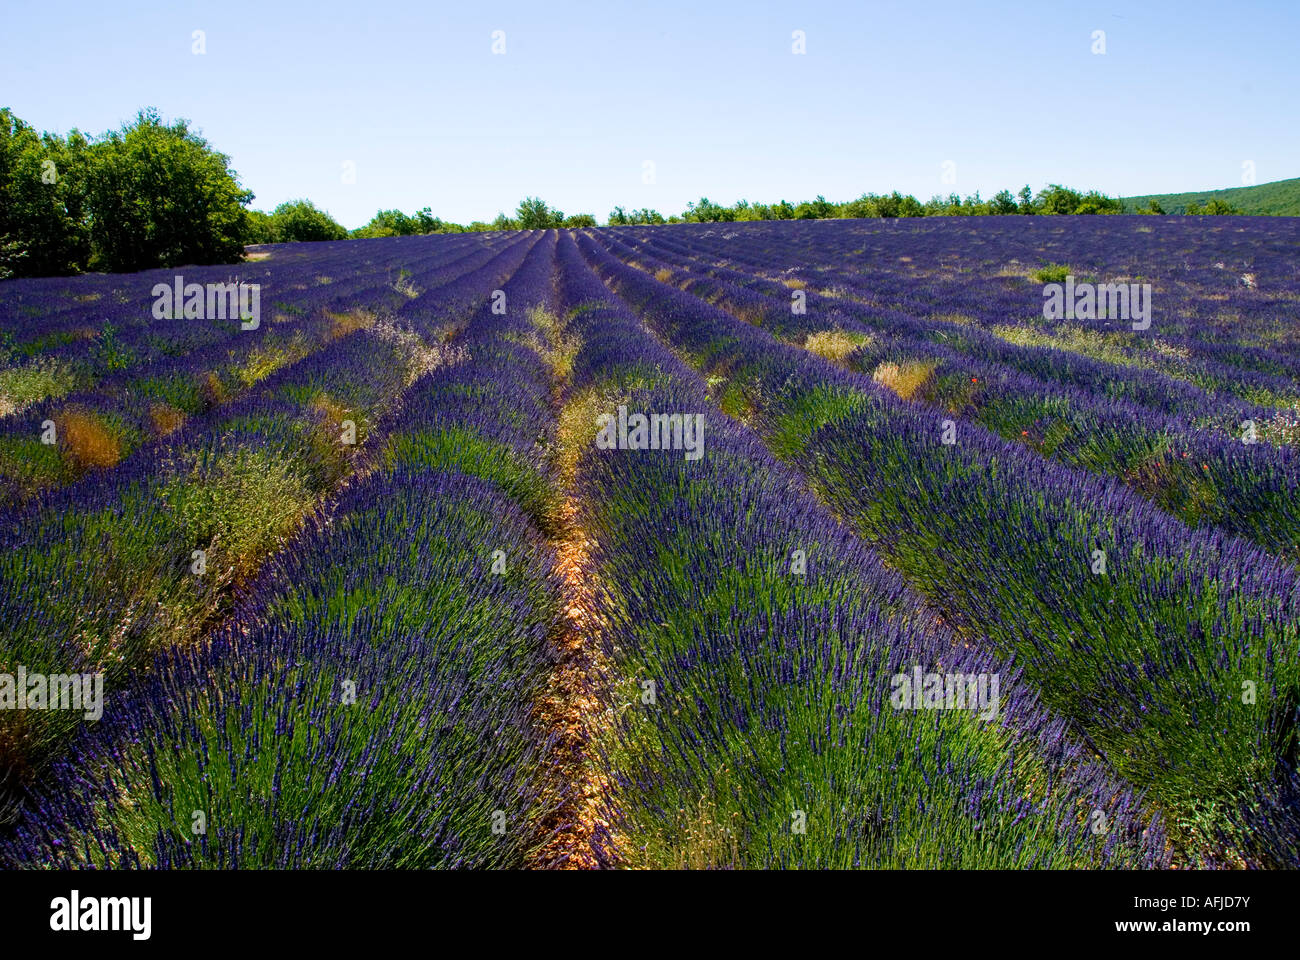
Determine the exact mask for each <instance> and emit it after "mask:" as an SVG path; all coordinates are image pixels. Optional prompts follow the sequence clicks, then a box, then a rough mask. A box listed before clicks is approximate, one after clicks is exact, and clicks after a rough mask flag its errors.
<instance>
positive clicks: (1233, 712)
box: [581, 237, 1300, 864]
mask: <svg viewBox="0 0 1300 960" xmlns="http://www.w3.org/2000/svg"><path fill="white" fill-rule="evenodd" d="M581 243H582V245H583V250H584V253H585V254H586V255H587V256H588V258H589V259H590V260H591V262H592V263H593V265H595V266H596V267H597V268H598V270H599V272H600V274H601V276H602V278H604V279H605V280H606V282H607V283H608V284H610V285H611V286H612V287H613V288H614V289H616V290H617V291H618V292H619V293H620V294H622V295H623V296H624V297H625V298H627V299H629V300H630V302H632V303H633V304H634V305H635V306H636V307H637V309H638V310H639V311H640V312H641V315H642V316H643V317H644V318H645V320H646V321H647V323H649V325H650V326H651V327H652V328H653V329H654V330H656V331H657V332H658V333H660V335H661V336H663V337H664V338H665V339H667V340H668V341H669V342H670V343H671V344H672V345H673V346H674V347H675V348H676V349H677V350H678V351H680V352H681V353H682V355H684V356H687V357H689V358H691V359H692V361H694V363H695V365H696V366H698V367H699V368H700V369H701V370H702V371H703V372H705V373H707V374H708V375H709V376H710V378H711V381H712V383H713V385H714V386H715V389H717V390H718V393H719V394H723V395H725V394H726V392H727V391H729V390H735V391H738V392H739V393H740V394H741V395H742V397H743V400H744V404H743V410H744V412H747V413H748V415H749V416H750V418H751V420H752V422H753V423H754V424H755V425H756V426H758V428H759V429H760V432H761V433H762V434H763V435H764V438H765V440H766V441H767V443H768V444H769V446H771V447H772V449H773V450H774V451H775V452H777V453H779V454H780V455H781V456H782V457H783V458H785V459H787V460H789V461H790V462H792V463H794V464H795V465H797V466H798V467H799V468H800V469H801V470H802V471H803V472H804V473H805V474H806V475H807V476H808V478H809V479H810V480H811V481H812V482H813V483H815V484H816V485H817V486H818V488H819V489H820V490H821V491H822V493H823V495H824V496H825V497H826V498H828V499H829V500H830V501H831V502H832V503H833V504H834V506H835V507H836V508H837V509H838V510H839V511H840V512H841V513H842V514H843V515H844V516H845V517H846V518H847V519H848V520H849V521H851V522H852V523H853V524H854V525H855V527H856V528H857V529H858V530H859V531H861V533H862V534H863V535H864V536H865V537H866V538H867V540H868V541H869V542H870V543H872V544H873V545H874V546H876V547H877V549H879V550H880V551H881V553H882V554H883V555H884V556H885V557H886V558H887V559H888V560H889V561H890V563H891V564H892V565H893V566H895V567H896V568H897V569H898V570H899V571H900V572H902V573H903V575H904V576H905V577H906V578H907V580H908V581H909V583H911V584H912V585H913V586H914V587H916V588H917V589H918V590H919V591H920V592H921V593H923V594H924V595H925V596H927V597H928V598H929V599H931V600H932V601H933V602H934V603H935V604H936V606H937V607H938V608H939V609H940V610H941V612H942V613H943V615H944V617H945V618H946V619H947V620H948V621H949V622H951V623H953V624H955V625H957V626H958V627H959V629H960V630H961V632H962V635H963V636H964V637H966V638H968V642H972V643H979V644H981V645H984V646H987V647H988V648H989V649H990V650H991V651H992V652H994V653H995V654H996V655H999V656H1007V657H1014V659H1015V661H1016V662H1017V663H1018V665H1019V667H1020V669H1021V670H1023V671H1024V675H1025V677H1026V679H1027V681H1028V682H1029V683H1030V684H1031V686H1032V687H1033V688H1035V689H1036V690H1038V691H1039V692H1040V694H1041V696H1042V697H1043V700H1044V702H1045V703H1046V704H1047V705H1048V706H1049V707H1050V708H1052V709H1054V710H1055V711H1057V712H1059V713H1060V714H1061V715H1063V716H1064V717H1066V718H1068V719H1069V720H1070V721H1071V722H1072V724H1073V725H1074V728H1075V730H1076V731H1077V732H1078V733H1079V734H1080V735H1081V736H1083V737H1086V738H1087V740H1088V742H1089V743H1090V744H1091V745H1093V747H1094V748H1095V749H1096V750H1097V751H1098V752H1099V753H1100V754H1101V755H1102V756H1103V757H1104V758H1105V759H1106V760H1107V762H1108V763H1109V764H1110V766H1111V767H1112V768H1113V769H1115V770H1116V771H1118V772H1119V773H1120V774H1121V775H1122V776H1123V777H1124V778H1125V779H1127V780H1128V781H1129V782H1130V783H1132V784H1134V785H1136V786H1138V787H1140V788H1142V789H1145V790H1147V791H1148V792H1149V794H1150V796H1151V797H1152V798H1153V800H1154V801H1155V802H1156V803H1157V805H1158V806H1159V807H1160V808H1161V809H1162V810H1164V811H1165V812H1166V813H1167V815H1168V818H1169V821H1170V826H1171V834H1172V836H1173V838H1174V839H1175V841H1176V842H1177V843H1178V844H1179V845H1180V847H1181V852H1182V855H1183V856H1185V857H1186V858H1188V859H1201V858H1206V859H1234V860H1235V859H1242V860H1245V861H1248V862H1254V863H1263V864H1280V863H1286V864H1295V862H1296V851H1295V845H1294V837H1295V836H1296V834H1297V832H1300V831H1298V819H1297V806H1296V804H1297V800H1296V798H1297V778H1296V771H1295V767H1294V763H1293V759H1292V757H1291V753H1290V750H1291V744H1292V743H1293V742H1294V737H1295V733H1296V706H1295V705H1296V702H1297V698H1298V697H1300V659H1298V658H1297V657H1296V644H1297V636H1296V632H1297V629H1300V626H1298V625H1300V585H1298V584H1297V579H1296V575H1295V572H1294V571H1293V570H1292V569H1289V568H1287V567H1283V566H1281V565H1279V564H1278V563H1277V562H1276V561H1275V560H1273V559H1272V558H1271V557H1269V556H1268V555H1267V554H1265V553H1264V552H1263V551H1261V550H1259V549H1258V548H1254V547H1251V546H1250V545H1248V544H1246V543H1243V542H1241V541H1234V540H1231V539H1229V538H1226V537H1224V536H1223V535H1221V534H1219V533H1217V532H1214V531H1194V530H1189V529H1188V528H1187V527H1186V526H1184V525H1183V524H1181V523H1179V522H1178V521H1176V520H1173V519H1171V518H1170V517H1168V516H1167V515H1165V514H1163V513H1161V512H1160V511H1158V510H1156V509H1154V508H1153V507H1151V506H1150V505H1149V504H1148V503H1146V502H1145V501H1143V500H1141V499H1139V498H1138V497H1136V496H1135V495H1133V494H1132V493H1131V492H1130V491H1128V490H1126V489H1125V488H1124V487H1122V486H1120V485H1118V484H1116V483H1114V482H1113V481H1110V480H1108V479H1106V478H1100V477H1095V476H1091V475H1089V474H1087V473H1085V472H1083V471H1079V470H1075V469H1071V468H1068V467H1064V466H1060V465H1057V464H1054V463H1052V462H1050V461H1048V460H1044V459H1043V458H1041V457H1039V456H1037V455H1036V454H1033V453H1032V452H1030V451H1027V450H1025V449H1024V448H1023V447H1021V446H1019V445H1017V444H1012V443H1009V442H1007V441H1004V440H1002V439H1001V438H999V437H997V436H995V435H992V434H990V433H989V432H987V431H985V430H983V429H982V428H980V427H978V426H976V425H974V424H969V423H961V424H958V423H956V422H955V421H953V420H951V419H949V418H945V417H943V416H941V415H938V414H936V413H934V412H931V411H927V410H925V409H924V408H920V407H918V406H916V405H911V404H907V403H904V402H902V401H900V400H899V399H898V398H897V397H895V396H894V395H893V394H892V393H890V392H888V391H885V390H882V389H880V388H879V387H878V386H877V385H875V384H874V383H873V382H872V381H871V380H870V379H869V378H867V377H865V376H862V375H859V374H855V373H851V372H847V371H844V370H842V369H840V368H839V367H837V366H835V365H834V364H832V363H830V362H827V361H826V360H824V359H822V358H820V357H817V356H815V355H813V354H811V353H809V352H807V351H802V350H799V349H797V348H794V347H791V346H788V345H785V344H782V343H781V342H780V341H778V340H776V339H774V338H773V337H772V336H771V335H769V334H768V333H766V332H764V331H762V330H760V329H757V328H755V327H754V326H753V325H751V324H749V323H745V322H743V321H741V320H738V319H736V318H735V317H734V316H732V315H730V314H728V313H726V312H724V311H722V310H720V309H718V308H716V307H713V306H711V305H710V304H708V303H705V302H703V301H701V300H699V299H697V298H695V297H693V296H691V295H689V294H687V293H684V292H681V291H679V290H676V289H674V288H672V287H670V286H668V285H666V284H664V283H660V282H658V281H656V280H655V279H653V278H652V277H650V276H648V275H647V274H646V273H645V272H643V271H642V270H638V269H636V268H634V267H630V266H628V265H627V264H625V263H623V262H622V261H620V260H618V259H617V258H616V257H614V256H612V255H611V254H610V253H609V252H607V251H606V250H605V249H603V248H602V247H601V246H600V245H599V244H598V243H596V242H594V241H593V240H591V239H590V238H587V237H584V238H583V239H582V241H581ZM985 638H987V639H985Z"/></svg>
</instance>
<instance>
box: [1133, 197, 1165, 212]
mask: <svg viewBox="0 0 1300 960" xmlns="http://www.w3.org/2000/svg"><path fill="white" fill-rule="evenodd" d="M1164 212H1165V208H1164V207H1162V206H1160V201H1159V200H1157V199H1156V198H1155V197H1152V198H1151V199H1150V200H1148V201H1147V205H1146V206H1145V207H1143V208H1142V209H1141V210H1139V211H1138V213H1141V214H1145V215H1147V216H1163V215H1164Z"/></svg>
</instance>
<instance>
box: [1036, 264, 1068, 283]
mask: <svg viewBox="0 0 1300 960" xmlns="http://www.w3.org/2000/svg"><path fill="white" fill-rule="evenodd" d="M1069 275H1070V268H1069V267H1067V266H1066V265H1065V264H1063V263H1049V264H1048V265H1047V266H1045V267H1043V268H1042V269H1040V270H1038V271H1036V272H1035V273H1034V279H1035V280H1037V281H1038V282H1039V283H1065V278H1066V277H1068V276H1069Z"/></svg>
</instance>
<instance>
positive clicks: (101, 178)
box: [87, 110, 253, 271]
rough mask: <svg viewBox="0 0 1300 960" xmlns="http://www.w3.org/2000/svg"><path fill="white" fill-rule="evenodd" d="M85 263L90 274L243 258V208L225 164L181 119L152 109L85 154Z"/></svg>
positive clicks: (241, 193)
mask: <svg viewBox="0 0 1300 960" xmlns="http://www.w3.org/2000/svg"><path fill="white" fill-rule="evenodd" d="M89 158H90V162H89V164H88V172H87V204H88V207H89V213H90V239H91V260H90V266H91V267H92V268H93V269H98V270H113V271H122V270H144V269H147V268H149V267H159V266H177V265H180V264H185V263H229V262H233V261H236V260H239V259H240V257H241V256H242V254H243V245H244V239H245V237H246V235H247V232H248V213H247V211H246V210H245V209H244V206H245V204H247V203H248V202H249V201H250V200H252V199H253V194H252V192H251V191H248V190H244V189H243V188H242V187H240V185H239V181H238V179H237V177H236V174H235V172H234V170H232V169H231V168H230V158H229V157H227V156H226V155H225V154H223V153H218V152H217V151H216V150H213V149H212V148H211V147H210V146H209V145H208V142H207V141H206V140H205V139H203V138H202V137H201V136H199V135H198V134H197V133H194V132H193V131H191V130H190V129H189V124H188V122H187V121H185V120H177V121H175V122H174V123H172V124H170V125H168V124H164V123H163V122H162V119H161V118H160V117H159V116H158V114H157V112H156V111H154V110H145V111H141V112H140V114H139V115H138V116H137V117H136V119H135V122H134V123H132V124H129V125H126V126H123V127H122V129H121V130H115V131H112V132H111V133H108V134H106V135H105V136H104V137H102V138H100V139H99V140H98V141H97V142H95V143H94V144H93V145H92V146H91V148H90V150H89Z"/></svg>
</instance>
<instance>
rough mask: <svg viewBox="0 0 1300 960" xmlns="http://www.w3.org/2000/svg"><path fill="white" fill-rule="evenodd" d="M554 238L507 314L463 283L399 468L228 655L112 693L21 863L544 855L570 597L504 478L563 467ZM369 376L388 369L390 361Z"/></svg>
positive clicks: (255, 598) (244, 618) (378, 461)
mask: <svg viewBox="0 0 1300 960" xmlns="http://www.w3.org/2000/svg"><path fill="white" fill-rule="evenodd" d="M553 248H554V241H553V240H550V241H541V242H537V243H530V244H529V250H528V252H527V255H526V257H525V258H524V260H523V262H522V265H521V266H520V267H519V269H518V270H517V271H516V272H514V274H513V276H512V277H511V278H510V280H509V281H508V282H505V283H503V284H500V287H499V290H500V294H501V296H503V297H504V298H505V301H506V303H507V304H509V305H510V308H509V310H508V312H507V313H506V314H504V315H502V314H500V313H498V312H494V311H493V303H494V300H495V298H494V297H493V296H492V295H491V294H492V287H491V286H485V285H484V284H483V283H482V282H480V281H479V280H476V279H474V278H473V277H472V276H470V277H467V278H466V279H465V280H464V281H462V282H461V284H460V285H459V286H458V287H457V288H456V289H455V290H449V291H448V300H449V302H454V303H463V302H477V303H478V304H479V307H478V309H477V311H476V312H475V314H474V316H473V319H472V320H471V322H470V323H469V324H468V326H467V327H465V328H464V329H463V332H461V333H460V334H459V335H457V336H456V337H455V343H456V345H457V347H458V348H460V349H461V350H462V351H463V354H462V356H464V357H466V359H463V360H461V361H459V362H453V363H449V364H446V365H444V366H441V367H439V368H438V369H436V370H434V371H432V372H430V373H428V374H426V375H424V376H422V377H421V378H420V379H419V380H417V381H416V383H415V384H414V385H413V386H412V387H411V389H410V390H409V391H408V392H407V394H406V396H405V399H404V402H403V404H402V406H401V408H400V410H398V411H396V412H393V413H391V414H389V415H387V416H385V417H384V418H383V420H382V422H381V423H380V424H379V425H378V426H377V427H376V434H377V435H380V436H382V435H386V436H387V437H388V440H387V442H386V443H384V444H383V445H382V450H381V451H380V452H379V453H378V454H377V455H376V456H375V457H374V462H375V465H376V467H377V468H378V469H377V470H375V472H373V473H371V474H369V475H368V476H366V477H365V478H363V479H360V480H358V481H357V482H356V483H355V484H354V485H352V486H351V487H350V488H349V489H348V490H347V491H346V492H345V493H344V494H343V496H342V497H341V498H340V499H339V500H338V501H337V502H336V503H334V504H332V506H331V508H330V509H329V510H327V511H324V512H322V513H321V514H319V515H318V516H317V518H316V519H315V520H314V521H313V522H312V524H311V525H310V527H309V529H308V530H307V531H306V532H305V533H303V534H302V535H301V536H300V537H298V538H296V539H295V540H294V541H293V542H292V543H291V544H290V545H289V546H288V547H286V548H285V549H284V550H282V551H281V552H279V553H278V554H277V555H276V557H275V558H274V560H273V561H272V562H270V563H268V564H266V565H265V566H264V567H263V569H262V570H261V572H260V573H259V574H258V576H257V578H256V579H255V581H254V582H253V583H252V585H251V586H250V589H249V591H248V593H247V599H246V600H245V602H244V603H243V604H242V605H241V607H240V609H239V611H238V612H237V615H236V616H235V618H234V620H233V622H232V623H231V625H230V626H229V627H228V628H227V629H225V630H223V631H221V632H220V633H219V635H218V636H217V638H216V639H215V641H214V642H213V643H211V644H210V645H204V646H201V647H192V648H187V649H185V650H170V651H168V652H166V653H165V654H163V655H162V656H161V657H160V658H159V659H158V661H157V662H156V664H155V667H154V669H153V670H152V671H151V672H150V675H149V678H148V680H147V681H146V682H145V683H144V684H143V685H142V686H140V687H139V688H138V689H137V690H135V691H134V692H132V693H131V694H129V695H127V696H125V697H122V698H118V699H115V700H114V701H113V703H112V705H111V708H110V710H109V711H108V713H107V714H106V715H105V718H104V720H103V721H102V722H101V723H100V724H98V725H96V726H95V727H94V728H93V730H91V731H88V732H86V733H84V734H83V735H82V737H81V738H80V739H79V741H78V742H77V744H76V749H75V751H74V752H73V753H72V754H70V755H69V756H67V757H65V758H64V759H62V760H60V761H59V762H58V763H56V764H55V765H54V767H53V769H52V770H51V773H50V775H49V776H48V777H46V778H44V783H45V786H44V788H43V789H42V790H40V792H39V793H38V794H37V796H36V797H35V798H34V800H35V805H36V808H37V809H36V812H35V813H34V814H33V815H32V816H31V817H30V818H29V819H28V820H27V821H26V822H25V823H24V824H22V825H21V827H20V828H19V829H18V830H16V831H14V832H12V833H11V834H10V835H9V836H8V837H7V838H6V839H5V841H4V842H3V844H2V845H0V857H2V858H3V859H4V860H5V861H7V862H10V863H13V864H17V865H32V864H37V863H44V864H47V865H55V866H86V865H97V866H159V867H195V866H216V867H411V868H423V867H457V866H480V867H482V866H518V865H520V864H521V863H523V862H524V860H525V857H526V856H527V855H528V854H529V852H530V850H531V849H533V848H534V847H535V846H536V844H537V842H538V837H537V832H536V823H537V821H538V818H539V817H540V816H541V815H542V814H543V813H544V803H543V800H542V798H543V787H544V785H545V777H546V771H547V767H546V764H545V758H546V754H547V751H548V749H549V743H548V742H547V740H546V738H545V737H544V736H539V733H538V731H537V730H536V729H535V728H534V723H533V718H532V703H533V701H534V700H535V698H536V696H537V694H538V690H539V685H540V684H541V683H542V682H543V681H544V679H545V677H546V675H547V673H548V671H549V666H550V654H549V648H548V645H547V638H548V634H549V633H550V632H551V630H552V629H553V625H554V621H555V617H556V612H557V609H556V607H557V596H558V587H557V583H556V581H555V577H554V573H553V569H552V568H553V557H552V555H551V552H550V550H549V548H548V547H547V545H546V543H545V541H544V540H543V537H542V534H541V533H540V532H539V529H538V523H539V520H538V515H537V507H538V504H536V503H534V502H531V501H529V500H528V498H527V496H526V495H511V493H510V492H508V491H507V487H508V486H509V484H508V483H502V482H501V480H502V479H503V476H505V478H506V479H509V478H516V479H517V478H518V477H520V476H522V475H524V474H532V475H535V476H537V477H539V478H540V477H541V473H542V471H543V470H544V464H543V462H542V460H541V459H540V455H539V452H538V446H537V439H538V436H539V434H540V433H544V431H545V430H546V424H547V420H546V415H547V390H548V380H547V377H546V372H545V369H544V368H543V366H542V365H541V363H540V361H539V360H538V358H537V357H536V356H535V355H532V354H531V353H530V352H529V351H528V350H526V349H525V348H523V347H521V346H519V344H518V342H517V341H518V340H519V338H520V334H521V332H523V331H526V329H527V328H528V323H527V321H526V320H525V319H524V317H525V316H526V312H527V307H528V306H529V305H533V304H544V303H545V302H546V301H547V300H548V298H549V295H550V279H551V264H552V261H553V255H552V254H553ZM530 364H531V373H530ZM349 372H350V373H351V374H352V375H353V376H355V377H357V378H358V379H364V378H366V377H368V376H371V377H373V376H374V375H375V373H376V367H375V366H374V363H373V358H372V360H371V361H369V362H366V363H364V364H362V365H361V366H359V367H354V368H350V370H349ZM463 437H472V438H479V439H480V440H482V441H483V447H482V448H480V450H472V449H468V448H467V447H466V446H465V445H461V444H458V443H457V442H456V440H457V439H458V438H463ZM489 438H490V441H491V442H490V444H489V442H488V440H489ZM449 441H450V442H449ZM373 446H374V444H373V443H372V447H373ZM488 446H490V447H491V449H492V452H493V454H494V455H493V456H487V457H484V456H480V455H479V454H480V453H481V452H482V449H486V447H488ZM507 461H508V462H509V463H510V464H511V465H512V467H513V469H512V470H511V471H508V472H507V474H506V475H502V474H499V473H494V471H499V470H500V468H501V464H502V463H505V462H507ZM518 489H519V490H520V491H525V490H529V489H535V488H533V487H529V486H528V485H527V484H524V485H523V486H521V487H519V488H518ZM123 798H129V802H124V799H123Z"/></svg>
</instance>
